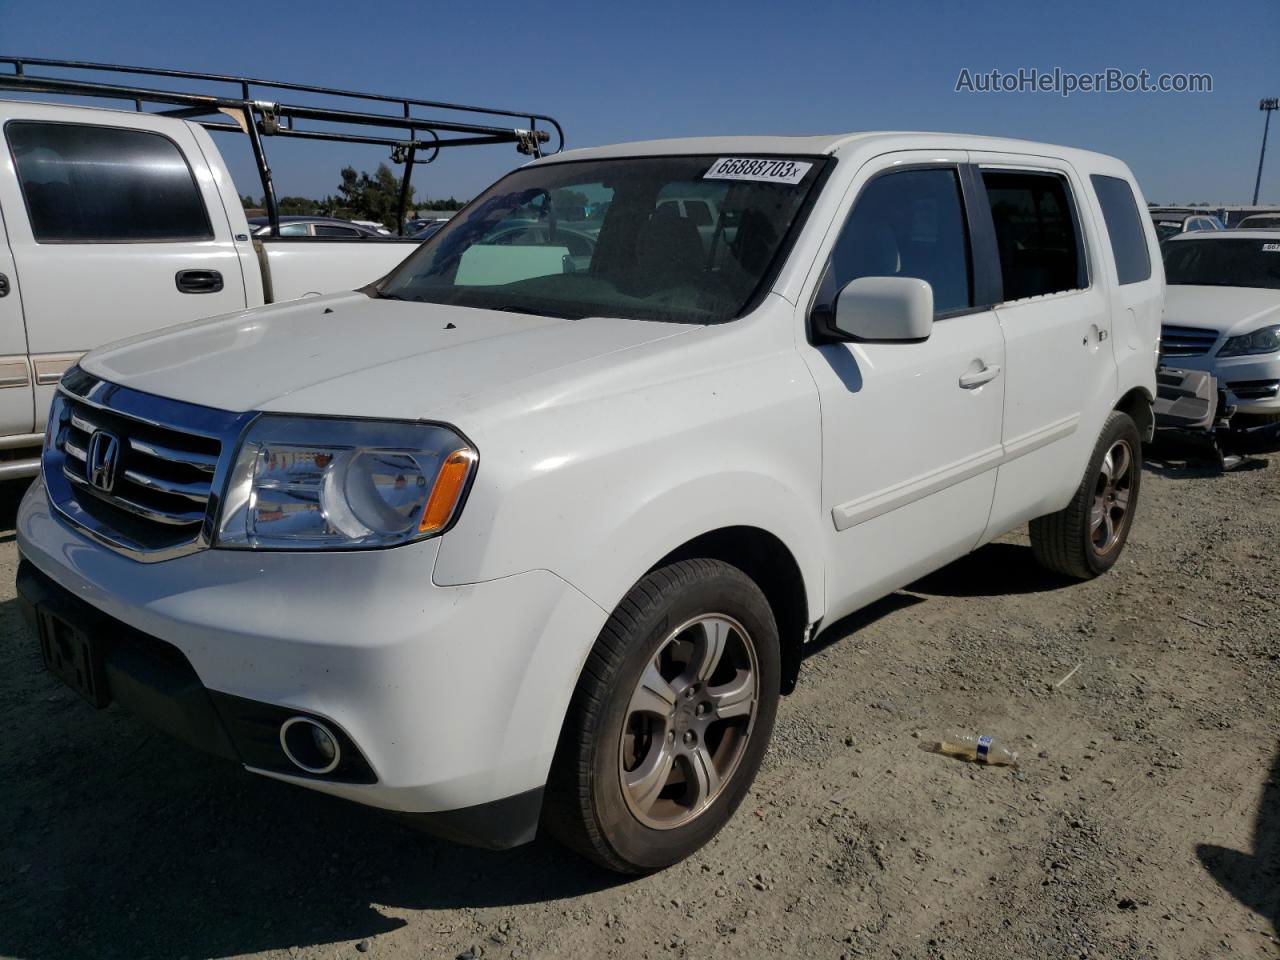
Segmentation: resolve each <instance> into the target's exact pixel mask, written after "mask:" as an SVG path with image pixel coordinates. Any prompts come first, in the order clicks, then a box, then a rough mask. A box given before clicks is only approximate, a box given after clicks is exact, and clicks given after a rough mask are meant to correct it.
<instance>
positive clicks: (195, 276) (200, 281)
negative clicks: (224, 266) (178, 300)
mask: <svg viewBox="0 0 1280 960" xmlns="http://www.w3.org/2000/svg"><path fill="white" fill-rule="evenodd" d="M173 280H174V283H176V284H177V286H178V292H179V293H217V292H218V291H219V290H221V289H222V274H220V273H219V272H218V271H217V270H179V271H178V272H177V273H176V274H174V277H173Z"/></svg>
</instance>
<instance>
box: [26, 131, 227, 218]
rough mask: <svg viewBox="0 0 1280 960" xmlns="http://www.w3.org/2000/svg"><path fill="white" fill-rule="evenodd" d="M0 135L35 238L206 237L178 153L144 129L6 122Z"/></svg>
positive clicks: (196, 195)
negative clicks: (3, 134) (13, 166)
mask: <svg viewBox="0 0 1280 960" xmlns="http://www.w3.org/2000/svg"><path fill="white" fill-rule="evenodd" d="M5 136H6V138H7V139H8V141H9V149H10V150H11V151H12V153H13V160H14V165H15V167H16V169H17V172H18V180H19V182H20V183H21V185H22V195H23V197H24V199H25V200H26V203H27V213H28V215H29V216H30V219H31V231H32V233H33V234H34V236H35V240H36V242H37V243H143V242H153V243H154V242H161V241H181V240H210V239H212V238H213V229H212V227H211V226H210V224H209V215H208V213H207V212H206V211H205V207H204V201H203V200H202V199H201V197H200V191H199V189H198V188H197V187H196V182H195V178H194V177H193V176H192V174H191V168H190V167H189V166H188V165H187V161H186V158H185V157H183V155H182V152H181V151H180V150H179V149H178V147H177V145H176V144H175V143H174V142H173V141H172V140H170V139H169V138H168V137H166V136H163V135H161V134H158V133H151V132H150V131H146V130H128V129H124V128H122V127H100V126H90V125H88V124H80V123H47V122H42V121H35V120H12V121H10V122H9V123H8V124H6V125H5Z"/></svg>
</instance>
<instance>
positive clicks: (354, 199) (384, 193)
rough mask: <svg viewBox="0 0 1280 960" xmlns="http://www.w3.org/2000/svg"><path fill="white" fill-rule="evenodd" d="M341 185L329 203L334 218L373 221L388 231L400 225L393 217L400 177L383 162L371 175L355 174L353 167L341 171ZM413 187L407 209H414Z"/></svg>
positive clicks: (397, 205)
mask: <svg viewBox="0 0 1280 960" xmlns="http://www.w3.org/2000/svg"><path fill="white" fill-rule="evenodd" d="M341 175H342V182H341V183H340V184H338V196H337V197H331V198H329V199H330V202H331V204H332V208H333V214H334V216H339V217H346V218H347V219H349V220H374V221H376V222H378V223H381V224H382V225H383V226H385V227H387V228H388V229H391V230H395V229H396V228H397V227H398V226H399V224H398V223H397V221H396V217H397V215H398V213H399V208H400V178H399V177H397V176H396V175H395V174H394V173H392V172H391V168H390V167H388V166H387V165H386V164H385V163H380V164H378V169H377V170H375V171H374V173H373V175H372V176H370V175H369V174H368V173H367V172H361V173H356V169H355V167H343V168H342V174H341ZM413 193H414V190H413V185H412V184H410V185H409V196H408V203H407V204H406V208H408V207H412V206H413Z"/></svg>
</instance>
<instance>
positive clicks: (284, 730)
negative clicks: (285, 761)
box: [280, 717, 342, 774]
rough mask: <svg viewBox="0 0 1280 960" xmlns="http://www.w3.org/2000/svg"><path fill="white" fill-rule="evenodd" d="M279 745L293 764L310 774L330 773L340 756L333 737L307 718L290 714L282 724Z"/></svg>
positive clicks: (340, 752) (317, 723) (339, 750)
mask: <svg viewBox="0 0 1280 960" xmlns="http://www.w3.org/2000/svg"><path fill="white" fill-rule="evenodd" d="M280 747H281V749H283V750H284V755H285V756H286V757H288V758H289V761H290V762H291V763H292V764H293V765H294V766H295V767H297V768H298V769H300V770H305V771H306V772H307V773H311V774H325V773H332V772H333V770H334V769H336V768H337V766H338V761H339V760H341V759H342V750H341V748H340V747H339V746H338V739H337V737H335V736H334V735H333V733H332V732H331V731H330V730H329V728H328V727H326V726H325V725H324V724H323V723H320V722H319V721H318V720H312V719H311V718H310V717H290V718H289V719H288V720H286V721H285V722H284V723H282V724H281V725H280Z"/></svg>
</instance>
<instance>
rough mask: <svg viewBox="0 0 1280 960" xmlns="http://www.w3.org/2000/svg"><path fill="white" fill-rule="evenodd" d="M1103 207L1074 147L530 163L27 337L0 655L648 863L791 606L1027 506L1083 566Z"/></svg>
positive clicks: (844, 139) (1135, 256) (1142, 241)
mask: <svg viewBox="0 0 1280 960" xmlns="http://www.w3.org/2000/svg"><path fill="white" fill-rule="evenodd" d="M673 200H678V201H679V202H678V203H677V202H671V201H673ZM699 200H702V201H705V202H704V203H701V204H700V203H698V202H697V201H699ZM1143 210H1145V203H1144V200H1143V197H1142V195H1141V193H1140V191H1139V190H1138V187H1137V185H1136V184H1135V183H1134V180H1133V177H1132V175H1131V174H1130V172H1129V170H1128V168H1127V167H1126V166H1125V165H1124V164H1123V163H1120V162H1119V161H1117V160H1114V159H1111V158H1109V157H1105V156H1099V155H1097V154H1093V153H1085V152H1082V151H1078V150H1070V149H1064V148H1060V147H1054V146H1046V145H1043V144H1032V143H1023V142H1018V141H1005V140H994V139H987V138H981V137H971V136H955V135H943V134H903V133H892V134H889V133H879V134H877V133H868V134H854V135H848V136H824V137H807V138H782V137H761V138H754V137H743V138H724V139H692V140H672V141H663V142H653V143H632V144H623V145H619V146H612V147H604V148H599V149H588V150H579V151H574V152H568V153H563V154H559V155H557V156H554V157H549V158H546V159H541V160H537V161H535V162H533V163H530V164H529V165H527V166H525V167H523V168H521V169H519V170H516V171H515V172H513V173H511V174H509V175H508V176H506V177H504V178H502V179H501V180H499V181H498V182H497V183H496V184H494V186H492V187H491V188H489V189H488V190H486V191H485V192H484V193H482V194H481V195H480V196H479V197H477V198H476V199H475V200H474V201H473V202H472V203H471V204H470V205H469V206H468V207H467V208H466V209H465V210H463V211H462V212H461V213H459V214H458V215H457V216H455V217H454V218H453V219H452V220H450V221H449V223H448V224H447V225H446V226H445V227H444V228H443V229H441V230H440V231H439V232H438V233H437V234H436V235H435V236H433V237H432V238H431V239H430V240H428V241H426V242H425V243H424V244H423V245H422V246H421V247H420V248H418V250H417V251H416V252H415V253H413V254H412V255H411V256H409V258H408V259H407V260H405V261H404V263H403V264H401V265H400V266H399V267H398V268H396V269H395V270H394V271H393V272H392V273H391V274H389V275H388V276H386V277H384V278H383V279H381V280H379V281H377V282H375V283H373V284H371V285H370V286H368V287H366V288H364V289H361V290H357V291H354V292H351V293H343V294H338V295H332V296H324V297H317V298H314V299H309V300H304V301H295V302H292V303H287V304H279V305H273V306H268V307H263V308H259V309H253V310H247V311H244V312H239V313H235V314H232V315H227V316H223V317H220V318H215V319H212V320H208V321H203V322H198V323H193V324H187V325H184V326H179V327H174V328H171V329H169V330H167V331H164V332H161V333H159V334H153V335H149V336H146V337H144V338H139V339H135V340H131V341H127V342H123V343H119V344H115V345H112V346H108V347H104V348H102V349H100V350H97V351H94V352H93V353H90V354H89V355H88V356H86V357H85V358H84V360H83V361H82V362H81V363H80V364H79V366H78V367H75V368H73V369H72V370H71V371H69V372H68V374H67V375H66V376H65V377H64V378H63V380H62V382H61V385H60V388H59V392H58V396H57V399H56V401H55V403H54V406H53V409H52V411H51V415H50V420H49V424H50V426H49V430H48V436H47V440H46V443H45V448H44V453H43V471H42V481H41V482H39V483H37V484H35V485H34V486H33V487H32V489H31V490H30V492H29V493H28V494H27V496H26V498H25V500H24V501H23V503H22V507H21V511H20V516H19V520H18V543H19V547H20V550H21V553H22V562H21V566H20V569H19V573H18V578H19V589H20V592H21V595H22V596H23V598H24V601H25V604H24V606H25V608H26V609H27V610H28V612H29V614H30V619H31V621H32V622H33V623H34V624H35V626H36V630H37V634H38V637H39V642H40V646H41V651H42V655H43V657H44V659H45V662H46V663H47V665H48V667H49V668H50V669H51V670H52V671H53V672H54V673H56V674H58V675H59V676H60V677H61V678H62V679H64V680H65V681H66V682H68V683H69V684H71V685H72V686H73V687H75V688H76V689H77V690H79V691H80V692H81V693H82V694H83V695H84V696H85V697H87V698H88V699H89V700H90V701H92V702H93V703H95V704H96V705H98V706H105V705H107V704H108V703H111V702H116V703H119V704H121V705H122V706H124V707H125V708H126V709H129V710H131V711H133V712H135V713H136V714H138V715H139V716H141V717H143V718H146V719H148V720H150V721H151V722H153V723H155V724H156V725H158V726H160V727H161V728H163V729H165V730H168V731H169V732H171V733H173V734H175V735H177V736H178V737H180V738H182V739H185V740H187V741H189V742H191V743H193V744H195V745H197V746H200V747H203V748H205V749H207V750H209V751H211V752H213V753H216V754H221V755H223V756H225V757H228V758H230V759H232V760H234V761H236V762H238V763H240V764H242V765H243V766H244V767H246V768H247V769H249V770H251V771H253V772H254V773H258V774H262V775H265V776H270V777H275V778H278V779H281V780H287V781H290V782H292V783H296V784H299V785H301V786H305V787H309V788H312V789H315V790H321V791H324V792H326V793H330V794H334V795H337V796H340V797H346V798H348V799H351V800H355V801H357V802H359V803H363V804H368V805H370V806H374V807H381V808H386V809H389V810H395V811H400V812H404V813H413V814H418V815H420V817H421V820H422V821H423V823H424V824H425V825H427V826H428V827H429V828H431V829H434V830H435V831H438V832H439V833H442V834H444V835H447V836H451V837H454V838H457V839H461V840H466V841H469V842H472V843H478V844H484V845H488V846H491V847H508V846H513V845H515V844H519V843H522V842H524V841H527V840H529V839H530V838H531V837H532V836H533V835H534V832H535V830H536V829H538V828H539V826H540V825H541V826H545V827H546V828H547V829H548V830H550V831H552V832H553V833H554V834H555V835H556V836H557V837H559V838H561V839H562V840H564V841H565V842H567V843H568V844H569V845H570V846H572V847H574V848H575V849H577V850H579V851H581V852H582V853H584V854H586V855H587V856H588V857H591V858H593V859H595V860H596V861H598V862H599V863H602V864H604V865H606V866H608V867H610V868H613V869H615V870H620V871H629V872H640V871H647V870H654V869H658V868H661V867H664V866H666V865H669V864H671V863H673V862H675V861H678V860H680V859H681V858H683V857H685V856H687V855H689V854H690V853H691V852H693V851H694V850H696V849H698V848H699V847H700V846H701V845H702V844H704V843H706V842H707V841H708V840H709V839H710V838H711V837H712V836H713V835H715V833H716V832H717V831H718V830H719V829H720V828H721V826H723V825H724V823H725V822H726V820H728V818H729V817H730V815H731V814H732V813H733V811H734V809H735V808H736V807H737V806H738V804H739V803H740V802H741V801H742V799H743V797H744V795H745V794H746V792H747V790H748V789H749V787H750V785H751V782H752V779H753V777H754V776H755V774H756V771H757V769H758V767H759V765H760V762H761V758H762V756H763V754H764V752H765V750H766V748H767V746H768V742H769V737H770V733H771V730H772V727H773V723H774V714H775V711H776V710H777V706H778V700H779V694H780V693H784V692H786V691H788V690H789V689H790V688H791V687H792V685H793V684H794V682H795V680H796V676H797V673H798V667H799V662H800V659H801V654H802V649H803V645H804V643H805V642H806V641H807V640H808V639H809V638H810V637H811V636H812V635H813V634H814V633H815V631H817V630H818V629H819V628H820V627H821V626H822V625H824V624H831V623H834V622H835V621H837V620H839V619H840V618H841V617H844V616H845V615H847V614H849V613H850V612H852V611H854V610H856V609H857V608H859V607H861V606H864V605H865V604H867V603H869V602H871V601H873V600H875V599H876V598H878V597H881V596H883V595H885V594H887V593H889V592H891V591H893V590H896V589H898V588H900V587H902V586H903V585H905V584H908V583H910V582H911V581H912V580H914V579H916V578H918V577H920V576H921V575H923V574H925V573H927V572H929V571H931V570H933V569H935V568H937V567H940V566H942V565H944V564H946V563H948V562H950V561H952V560H955V559H956V558H958V557H960V556H962V555H964V554H966V553H968V552H970V551H972V550H974V549H975V548H977V547H979V546H981V545H982V544H984V543H986V542H987V541H989V540H991V539H992V538H994V537H996V536H998V535H1000V534H1002V533H1004V532H1005V531H1008V530H1010V529H1011V528H1013V527H1016V526H1018V525H1020V524H1023V523H1027V522H1030V524H1031V542H1032V549H1033V550H1034V553H1035V556H1036V557H1037V558H1038V559H1039V560H1040V562H1041V563H1043V564H1045V565H1046V566H1048V567H1050V568H1051V569H1053V570H1056V571H1060V572H1061V573H1063V574H1066V575H1070V576H1073V577H1092V576H1095V575H1097V574H1100V573H1102V572H1103V571H1105V570H1107V569H1108V568H1109V567H1110V566H1111V565H1112V564H1114V563H1115V562H1116V558H1117V557H1118V555H1119V554H1120V551H1121V550H1122V549H1123V547H1124V544H1125V540H1126V537H1127V535H1128V533H1129V531H1130V528H1131V525H1132V523H1133V516H1134V510H1135V508H1136V506H1137V500H1138V492H1139V482H1140V479H1141V473H1140V465H1141V457H1142V453H1141V451H1142V444H1143V441H1144V439H1145V438H1147V437H1148V436H1149V433H1150V430H1151V426H1152V416H1151V401H1152V397H1153V394H1154V391H1155V365H1156V342H1157V337H1158V331H1159V326H1160V314H1161V303H1162V299H1163V283H1164V280H1163V274H1162V270H1161V265H1160V256H1159V249H1158V247H1157V243H1156V238H1155V234H1154V232H1153V229H1152V225H1151V223H1150V221H1149V219H1148V218H1147V217H1146V216H1145V215H1143V213H1142V211H1143ZM691 211H697V213H696V214H695V213H691ZM704 212H706V213H710V214H711V215H710V216H704V215H703V213H704Z"/></svg>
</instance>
